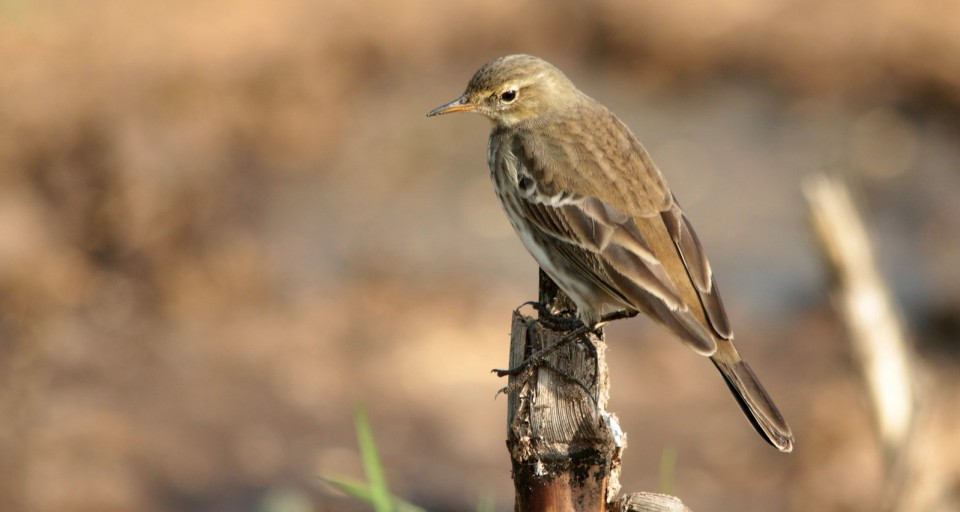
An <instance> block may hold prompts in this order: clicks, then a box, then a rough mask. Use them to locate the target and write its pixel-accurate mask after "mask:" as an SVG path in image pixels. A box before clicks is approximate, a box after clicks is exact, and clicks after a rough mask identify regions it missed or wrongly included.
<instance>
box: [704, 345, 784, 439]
mask: <svg viewBox="0 0 960 512" xmlns="http://www.w3.org/2000/svg"><path fill="white" fill-rule="evenodd" d="M710 360H711V361H713V364H714V365H715V366H716V367H717V369H718V370H720V374H721V375H723V380H725V381H726V382H727V386H728V387H729V388H730V391H731V392H732V393H733V396H734V397H735V398H736V399H737V403H738V404H740V409H742V410H743V414H744V415H746V417H747V419H748V420H750V423H751V424H753V428H755V429H756V430H757V432H758V433H759V434H760V435H761V436H762V437H763V438H764V439H765V440H766V441H767V442H768V443H770V444H772V445H773V446H774V447H775V448H777V449H778V450H780V451H781V452H790V451H792V450H793V432H791V431H790V427H789V426H788V425H787V422H786V421H784V419H783V416H782V415H781V414H780V411H779V410H778V409H777V406H776V405H775V404H774V403H773V400H772V399H771V398H770V395H768V394H767V392H766V391H765V390H764V389H763V386H762V385H761V384H760V381H759V380H758V379H757V376H756V375H754V374H753V370H751V369H750V367H749V366H747V363H746V361H744V360H743V359H741V358H740V354H738V353H737V349H736V348H734V346H733V343H732V342H730V341H728V340H721V341H720V344H719V346H718V347H717V352H716V353H715V354H714V355H713V356H712V357H711V358H710Z"/></svg>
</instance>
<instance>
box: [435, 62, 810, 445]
mask: <svg viewBox="0 0 960 512" xmlns="http://www.w3.org/2000/svg"><path fill="white" fill-rule="evenodd" d="M454 112H475V113H479V114H482V115H483V116H485V117H487V118H488V119H489V120H490V121H492V129H491V132H490V139H489V147H488V152H487V163H488V166H489V169H490V176H491V179H492V181H493V186H494V190H495V192H496V194H497V196H498V198H499V199H500V202H501V203H502V206H503V209H504V211H505V213H506V215H507V218H508V219H509V221H510V224H511V225H512V226H513V229H514V230H515V231H516V232H517V235H518V236H519V237H520V239H521V241H522V242H523V245H524V246H525V247H526V249H527V251H528V252H529V253H530V254H531V255H532V256H533V258H534V259H535V260H536V261H537V263H538V264H539V265H540V268H542V269H543V271H544V272H545V273H546V274H547V275H548V276H549V277H550V278H551V279H552V280H553V281H554V282H555V283H556V284H557V285H558V286H559V287H560V289H561V290H563V291H564V292H565V293H566V294H567V295H568V296H569V297H570V298H571V299H572V300H573V302H574V304H575V305H576V308H577V316H578V318H579V320H580V321H581V322H582V323H583V325H585V326H588V327H590V328H597V327H600V326H602V325H603V324H605V323H606V321H608V320H609V319H612V318H624V317H628V316H633V315H636V314H639V313H643V314H645V315H646V316H648V317H650V318H652V319H653V320H655V321H656V322H657V323H659V324H660V325H662V326H663V327H665V328H666V329H668V330H669V331H670V332H672V333H673V334H674V335H675V336H676V337H677V338H679V339H680V340H681V341H682V342H683V343H684V344H686V345H687V346H688V347H690V348H691V349H693V350H694V351H695V352H696V353H698V354H700V355H703V356H706V357H709V358H710V360H711V361H712V362H713V364H714V366H715V367H716V368H717V369H718V370H719V372H720V374H721V375H722V376H723V378H724V380H725V382H726V384H727V386H728V387H729V389H730V391H731V392H732V394H733V396H734V397H735V398H736V400H737V403H738V404H739V405H740V408H741V410H742V411H743V413H744V415H745V416H746V417H747V419H748V420H749V421H750V422H751V424H752V425H753V427H754V428H755V429H756V431H757V432H758V433H759V434H760V436H761V437H762V438H763V439H764V440H766V441H767V442H768V443H770V444H771V445H773V446H774V447H775V448H777V449H778V450H780V451H782V452H790V451H792V450H793V446H794V439H793V433H792V431H791V430H790V427H789V426H788V425H787V423H786V421H785V420H784V418H783V415H782V414H781V413H780V411H779V409H778V408H777V406H776V405H775V404H774V402H773V400H772V399H771V398H770V396H769V395H768V394H767V392H766V390H765V389H764V388H763V386H762V385H761V384H760V381H759V379H758V378H757V377H756V375H755V374H754V372H753V370H752V369H751V368H750V366H748V365H747V363H746V362H745V361H744V360H743V359H742V358H741V356H740V354H739V353H738V351H737V349H736V347H735V346H734V344H733V330H732V328H731V326H730V322H729V320H728V318H727V313H726V311H725V309H724V306H723V303H722V301H721V299H720V292H719V290H718V288H717V284H716V280H715V278H714V275H713V270H712V268H711V266H710V263H709V261H708V260H707V257H706V253H705V252H704V250H703V247H702V245H701V243H700V240H699V239H698V237H697V235H696V232H695V231H694V229H693V225H692V224H691V223H690V221H689V219H688V218H687V216H686V215H685V214H684V213H683V210H681V209H680V204H679V203H678V201H677V198H676V197H675V196H674V194H673V192H672V191H671V190H670V188H669V187H668V186H667V182H666V181H665V179H664V178H663V175H662V174H661V172H660V170H659V169H658V168H657V166H656V165H655V164H654V162H653V160H652V159H651V157H650V155H649V153H647V150H646V149H645V148H644V147H643V145H641V144H640V142H639V141H638V140H637V138H636V137H635V136H634V134H633V132H631V130H630V128H629V127H627V125H626V124H624V123H623V122H622V121H621V120H620V119H619V118H617V116H616V115H615V114H614V113H613V112H611V111H610V110H609V109H608V108H606V107H605V106H603V105H602V104H601V103H599V102H598V101H596V100H594V99H593V98H591V97H589V96H587V95H586V94H585V93H583V92H581V91H580V90H579V89H578V88H577V87H576V86H575V85H574V83H573V82H572V81H571V80H570V79H569V78H567V76H566V75H565V74H564V73H563V72H562V71H560V70H559V69H558V68H557V67H555V66H553V65H552V64H550V63H548V62H547V61H545V60H543V59H540V58H538V57H534V56H531V55H523V54H518V55H508V56H505V57H500V58H498V59H495V60H493V61H490V62H488V63H487V64H485V65H483V66H482V67H481V68H480V69H479V70H478V71H477V72H476V73H475V74H474V75H473V77H472V78H471V79H470V81H469V83H468V84H467V88H466V90H465V91H464V93H463V94H462V95H460V96H459V97H458V98H456V99H455V100H453V101H451V102H449V103H446V104H444V105H441V106H439V107H437V108H435V109H433V110H431V111H430V112H429V113H428V114H427V116H428V117H433V116H438V115H442V114H449V113H454Z"/></svg>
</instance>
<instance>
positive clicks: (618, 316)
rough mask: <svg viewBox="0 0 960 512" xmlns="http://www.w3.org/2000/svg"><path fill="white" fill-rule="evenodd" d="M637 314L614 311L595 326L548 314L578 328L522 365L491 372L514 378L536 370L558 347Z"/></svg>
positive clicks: (629, 311)
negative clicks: (571, 322)
mask: <svg viewBox="0 0 960 512" xmlns="http://www.w3.org/2000/svg"><path fill="white" fill-rule="evenodd" d="M538 305H539V307H538ZM521 307H522V306H521ZM534 307H535V308H537V310H538V311H540V308H543V309H544V310H546V308H544V307H543V305H540V304H539V303H536V304H534ZM548 313H549V312H548ZM638 313H639V312H638V311H636V310H622V311H615V312H613V313H610V314H607V315H604V316H603V318H601V319H600V321H599V322H597V323H596V325H593V326H587V325H584V324H583V322H581V321H579V320H576V319H570V318H564V317H559V318H558V317H556V315H553V314H552V313H550V314H549V315H550V317H552V318H553V319H555V320H562V321H565V323H569V322H570V321H571V320H574V321H576V323H577V324H578V325H579V327H577V328H576V329H574V330H572V331H570V332H568V333H567V334H566V335H564V336H563V337H562V338H560V339H559V340H557V341H556V342H554V343H553V344H551V345H550V346H547V347H544V348H543V349H542V350H540V351H538V352H537V353H535V354H533V355H531V356H530V357H528V358H527V359H526V360H525V361H523V362H522V363H520V364H518V365H517V366H515V367H513V368H510V369H508V370H497V369H494V370H493V372H494V373H496V374H497V377H506V376H513V377H516V376H517V375H520V374H521V373H523V371H524V370H526V369H528V368H531V367H532V368H536V367H537V366H541V365H542V364H543V362H544V358H545V357H547V356H549V355H550V354H552V353H554V352H556V351H557V349H559V348H560V347H562V346H564V345H566V344H567V343H570V342H571V341H573V340H576V339H578V338H580V337H581V336H584V335H586V334H588V333H590V332H593V331H595V330H597V329H600V328H601V327H603V326H604V325H606V324H607V323H610V322H613V321H614V320H622V319H624V318H632V317H635V316H637V314H638ZM540 321H541V322H542V319H541V320H540ZM545 325H547V327H548V328H550V325H549V324H547V323H545ZM587 341H589V340H587ZM590 345H591V349H593V354H594V356H596V348H595V347H593V344H592V343H590ZM594 359H596V357H594Z"/></svg>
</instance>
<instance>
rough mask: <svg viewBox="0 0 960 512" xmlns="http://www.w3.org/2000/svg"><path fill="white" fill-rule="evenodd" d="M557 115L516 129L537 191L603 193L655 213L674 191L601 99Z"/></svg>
mask: <svg viewBox="0 0 960 512" xmlns="http://www.w3.org/2000/svg"><path fill="white" fill-rule="evenodd" d="M590 107H591V108H582V109H574V110H571V111H570V113H569V114H568V115H562V114H561V115H557V116H556V117H555V118H554V119H552V120H551V121H550V123H549V125H548V126H532V127H529V129H525V130H518V134H519V135H518V137H517V138H516V139H515V141H516V142H515V144H516V145H515V147H514V148H513V152H514V154H516V155H518V157H519V158H521V159H524V160H525V161H526V163H527V164H528V167H527V172H528V174H529V177H530V178H531V179H532V184H533V185H535V187H536V192H537V193H538V194H539V195H540V196H542V197H562V195H563V194H579V195H582V196H585V197H602V198H603V200H604V202H606V203H607V204H608V205H610V206H611V207H613V208H615V209H616V210H617V211H619V212H622V213H624V214H626V215H628V216H630V217H654V216H657V215H659V214H660V213H661V212H663V211H665V210H669V209H670V207H671V205H672V204H673V195H672V194H671V193H670V189H669V188H668V187H667V183H666V181H664V179H663V176H662V175H661V174H660V170H659V169H657V166H656V165H654V163H653V160H651V159H650V155H649V154H648V153H647V151H646V149H644V148H643V146H642V145H641V144H640V142H639V141H637V138H636V137H634V136H633V133H631V132H630V129H629V128H627V126H626V125H625V124H623V122H621V121H620V120H619V119H618V118H617V117H616V116H615V115H614V114H613V113H612V112H610V111H609V110H607V109H606V108H605V107H603V106H602V105H599V104H597V103H591V104H590Z"/></svg>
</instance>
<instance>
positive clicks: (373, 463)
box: [354, 405, 394, 512]
mask: <svg viewBox="0 0 960 512" xmlns="http://www.w3.org/2000/svg"><path fill="white" fill-rule="evenodd" d="M354 422H355V423H356V426H357V442H358V444H359V445H360V455H361V457H362V458H363V469H364V471H365V472H366V474H367V483H368V485H369V491H370V496H369V501H370V503H372V504H373V508H374V510H376V512H393V510H394V507H393V501H392V500H391V499H390V490H389V489H388V488H387V478H386V476H385V475H384V473H383V465H382V464H381V463H380V455H379V454H378V453H377V442H376V440H374V438H373V428H372V427H371V426H370V420H369V419H368V418H367V413H366V411H365V410H364V409H363V406H362V405H357V410H356V414H355V416H354Z"/></svg>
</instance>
